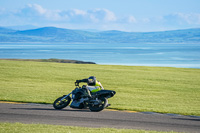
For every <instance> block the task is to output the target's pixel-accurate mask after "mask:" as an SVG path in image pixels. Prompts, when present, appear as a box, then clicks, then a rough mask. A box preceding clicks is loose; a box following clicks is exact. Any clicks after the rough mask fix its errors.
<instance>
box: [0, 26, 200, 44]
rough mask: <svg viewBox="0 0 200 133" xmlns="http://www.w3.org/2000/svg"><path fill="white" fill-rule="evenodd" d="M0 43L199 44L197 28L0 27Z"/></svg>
mask: <svg viewBox="0 0 200 133" xmlns="http://www.w3.org/2000/svg"><path fill="white" fill-rule="evenodd" d="M0 42H1V43H3V42H44V43H200V28H195V29H184V30H172V31H160V32H123V31H115V30H111V31H99V32H90V31H84V30H71V29H63V28H56V27H43V28H37V29H31V30H12V29H8V28H5V27H0Z"/></svg>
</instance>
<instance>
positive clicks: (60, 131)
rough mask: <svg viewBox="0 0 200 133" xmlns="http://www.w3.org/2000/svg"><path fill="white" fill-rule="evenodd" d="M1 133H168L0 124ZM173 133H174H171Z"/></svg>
mask: <svg viewBox="0 0 200 133" xmlns="http://www.w3.org/2000/svg"><path fill="white" fill-rule="evenodd" d="M0 132H2V133H13V132H14V133H47V132H48V133H169V132H157V131H145V130H133V129H114V128H87V127H71V126H58V125H46V124H22V123H0ZM171 133H174V132H171Z"/></svg>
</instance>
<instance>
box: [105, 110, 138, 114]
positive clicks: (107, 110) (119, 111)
mask: <svg viewBox="0 0 200 133" xmlns="http://www.w3.org/2000/svg"><path fill="white" fill-rule="evenodd" d="M105 110H106V111H117V112H127V113H138V111H129V110H116V109H105Z"/></svg>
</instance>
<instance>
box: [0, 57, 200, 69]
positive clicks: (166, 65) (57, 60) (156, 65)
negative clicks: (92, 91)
mask: <svg viewBox="0 0 200 133" xmlns="http://www.w3.org/2000/svg"><path fill="white" fill-rule="evenodd" d="M0 60H13V61H35V62H55V63H73V64H98V65H119V66H146V67H173V68H189V69H200V65H199V64H134V63H129V64H123V63H96V62H91V61H80V60H69V59H57V58H49V59H14V58H11V59H9V58H0Z"/></svg>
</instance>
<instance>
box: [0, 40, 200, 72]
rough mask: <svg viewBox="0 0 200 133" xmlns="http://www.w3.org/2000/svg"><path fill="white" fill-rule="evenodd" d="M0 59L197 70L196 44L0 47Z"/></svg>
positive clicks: (198, 50) (199, 53)
mask: <svg viewBox="0 0 200 133" xmlns="http://www.w3.org/2000/svg"><path fill="white" fill-rule="evenodd" d="M0 58H20V59H49V58H58V59H72V60H82V61H91V62H95V63H97V64H113V65H132V66H166V67H185V68H200V44H43V43H24V44H23V43H0Z"/></svg>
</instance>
